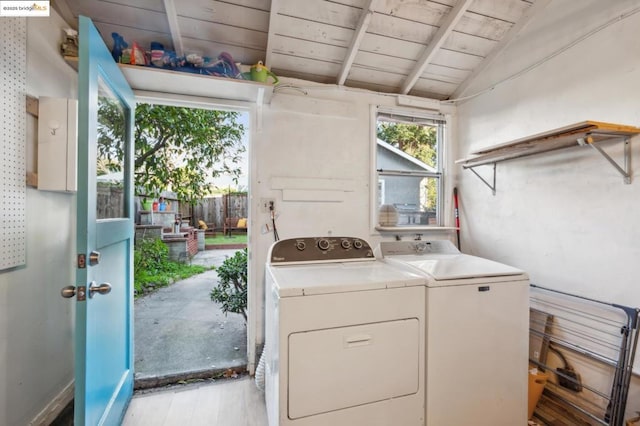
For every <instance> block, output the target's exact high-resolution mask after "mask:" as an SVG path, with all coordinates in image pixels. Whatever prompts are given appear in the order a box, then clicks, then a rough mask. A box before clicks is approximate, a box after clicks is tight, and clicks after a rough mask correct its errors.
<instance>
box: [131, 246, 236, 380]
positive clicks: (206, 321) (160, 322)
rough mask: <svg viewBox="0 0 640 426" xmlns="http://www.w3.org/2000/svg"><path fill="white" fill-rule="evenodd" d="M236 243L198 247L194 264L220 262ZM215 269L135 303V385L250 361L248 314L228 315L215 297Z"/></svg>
mask: <svg viewBox="0 0 640 426" xmlns="http://www.w3.org/2000/svg"><path fill="white" fill-rule="evenodd" d="M235 252H236V250H235V249H225V250H205V251H201V252H198V254H197V255H196V256H195V257H194V258H193V260H192V263H193V264H199V265H204V266H218V265H220V264H222V262H223V261H224V260H225V259H226V258H227V257H230V256H233V254H234V253H235ZM216 282H217V274H216V272H215V271H214V270H211V271H206V272H204V273H202V274H200V275H197V276H193V277H191V278H187V279H185V280H182V281H178V282H176V283H174V284H173V285H171V286H169V287H165V288H162V289H159V290H158V291H156V292H154V293H152V294H149V295H147V296H144V297H141V298H139V299H138V300H136V302H135V305H134V317H135V381H136V384H135V387H136V388H138V389H141V388H149V387H156V386H163V385H166V384H169V383H176V382H179V381H188V380H192V379H203V378H211V377H215V376H217V375H220V374H221V373H224V372H225V371H227V370H228V369H234V370H237V371H244V369H245V367H246V364H247V339H246V335H247V334H246V331H247V329H246V325H245V322H244V318H243V317H242V315H239V314H234V313H229V314H228V315H226V316H225V314H224V313H222V311H221V310H220V307H219V306H218V305H217V304H216V303H214V302H212V301H211V299H210V298H209V292H210V291H211V289H212V288H213V286H214V285H215V283H216Z"/></svg>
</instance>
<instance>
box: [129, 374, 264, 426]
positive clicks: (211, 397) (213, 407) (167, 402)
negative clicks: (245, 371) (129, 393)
mask: <svg viewBox="0 0 640 426" xmlns="http://www.w3.org/2000/svg"><path fill="white" fill-rule="evenodd" d="M149 425H154V426H174V425H176V426H198V425H207V426H267V414H266V409H265V403H264V393H262V392H260V391H259V390H258V389H257V388H256V386H255V383H254V381H253V379H252V378H250V377H248V376H245V377H241V378H239V379H228V380H220V381H218V382H215V383H206V384H205V383H203V384H193V385H185V386H177V387H173V388H170V389H166V390H157V391H153V392H150V393H144V394H137V395H134V397H133V399H132V400H131V403H130V405H129V409H128V410H127V413H126V414H125V418H124V422H123V426H149Z"/></svg>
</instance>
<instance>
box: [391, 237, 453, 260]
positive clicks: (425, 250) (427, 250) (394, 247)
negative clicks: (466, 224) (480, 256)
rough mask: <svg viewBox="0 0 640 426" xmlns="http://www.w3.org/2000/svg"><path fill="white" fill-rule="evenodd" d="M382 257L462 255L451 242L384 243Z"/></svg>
mask: <svg viewBox="0 0 640 426" xmlns="http://www.w3.org/2000/svg"><path fill="white" fill-rule="evenodd" d="M380 252H381V254H382V257H386V256H401V255H409V254H414V255H415V254H417V255H420V254H460V251H459V250H458V249H457V248H456V246H454V245H453V243H452V242H451V241H449V240H432V241H422V240H420V241H384V242H381V243H380Z"/></svg>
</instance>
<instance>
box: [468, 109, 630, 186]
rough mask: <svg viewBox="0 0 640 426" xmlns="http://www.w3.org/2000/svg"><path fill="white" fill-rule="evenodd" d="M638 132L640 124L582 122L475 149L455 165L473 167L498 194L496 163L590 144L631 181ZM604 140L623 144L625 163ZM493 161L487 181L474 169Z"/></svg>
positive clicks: (628, 181) (470, 168) (625, 179)
mask: <svg viewBox="0 0 640 426" xmlns="http://www.w3.org/2000/svg"><path fill="white" fill-rule="evenodd" d="M639 133H640V128H638V127H633V126H625V125H621V124H611V123H602V122H599V121H583V122H580V123H576V124H572V125H570V126H565V127H561V128H558V129H554V130H550V131H548V132H544V133H538V134H536V135H533V136H527V137H525V138H520V139H516V140H514V141H511V142H507V143H504V144H500V145H494V146H492V147H489V148H484V149H481V150H479V151H475V152H472V153H471V155H470V156H469V157H467V158H463V159H461V160H458V161H456V164H461V165H462V167H463V168H464V169H469V170H471V171H472V172H473V173H474V174H475V175H476V176H478V178H480V180H482V182H483V183H484V184H485V185H487V186H488V187H489V188H490V189H491V191H492V192H493V194H494V195H495V193H496V164H497V163H500V162H502V161H507V160H513V159H516V158H522V157H528V156H530V155H536V154H541V153H544V152H550V151H557V150H560V149H566V148H571V147H574V146H590V147H591V148H593V149H594V150H595V151H596V152H598V153H600V155H602V156H603V157H604V158H605V159H606V160H607V161H608V162H609V163H610V164H611V165H612V166H613V167H614V168H615V169H616V170H617V171H618V172H619V173H620V174H621V175H622V177H623V178H624V183H631V144H630V142H629V140H630V138H631V136H634V135H637V134H639ZM605 141H617V142H621V143H622V144H623V145H624V158H623V164H622V165H620V164H618V162H616V161H615V160H614V159H613V158H611V156H609V154H607V153H606V152H605V151H604V150H603V149H602V147H601V146H599V144H600V143H601V142H605ZM491 164H492V165H493V183H489V182H487V181H486V180H485V179H484V178H483V177H482V176H480V175H479V174H478V172H476V171H475V170H474V168H475V167H477V166H482V165H491Z"/></svg>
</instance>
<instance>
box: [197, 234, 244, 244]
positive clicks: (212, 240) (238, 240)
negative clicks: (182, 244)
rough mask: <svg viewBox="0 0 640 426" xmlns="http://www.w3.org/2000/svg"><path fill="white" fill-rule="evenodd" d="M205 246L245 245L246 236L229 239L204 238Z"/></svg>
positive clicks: (221, 237)
mask: <svg viewBox="0 0 640 426" xmlns="http://www.w3.org/2000/svg"><path fill="white" fill-rule="evenodd" d="M204 243H205V244H206V245H208V246H209V245H211V246H214V245H222V244H247V234H237V235H232V236H231V237H229V236H227V235H216V236H215V237H209V236H208V237H205V239H204Z"/></svg>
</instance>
